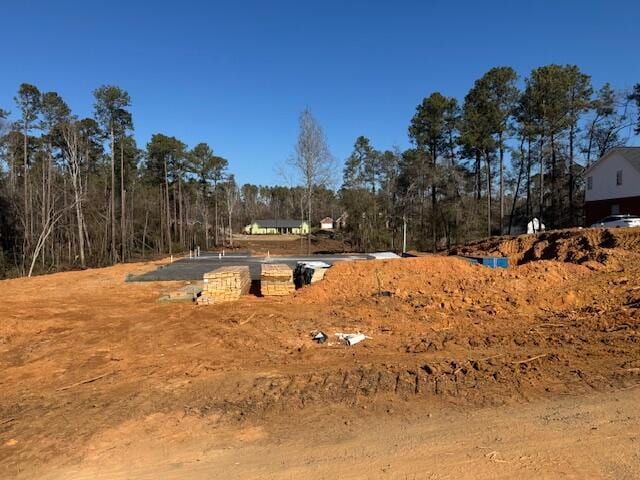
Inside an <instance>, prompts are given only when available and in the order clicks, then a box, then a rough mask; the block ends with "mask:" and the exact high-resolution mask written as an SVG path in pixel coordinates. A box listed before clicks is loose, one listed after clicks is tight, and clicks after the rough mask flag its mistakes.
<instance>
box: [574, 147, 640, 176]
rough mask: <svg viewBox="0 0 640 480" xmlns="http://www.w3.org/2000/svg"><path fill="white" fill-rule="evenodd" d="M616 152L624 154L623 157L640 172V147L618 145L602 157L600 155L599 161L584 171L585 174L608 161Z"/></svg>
mask: <svg viewBox="0 0 640 480" xmlns="http://www.w3.org/2000/svg"><path fill="white" fill-rule="evenodd" d="M614 153H619V154H620V155H622V158H624V159H625V160H626V161H627V162H629V163H630V164H631V166H632V167H633V168H635V169H636V170H637V171H638V172H640V147H616V148H612V149H611V150H609V151H608V152H607V153H605V154H604V155H603V156H602V157H600V159H599V160H598V161H596V162H595V163H593V164H592V165H591V166H590V167H589V168H587V169H586V170H585V171H584V172H583V175H586V174H587V173H589V172H591V171H592V170H593V169H595V168H596V167H598V166H600V165H602V163H603V162H604V161H606V160H607V158H609V157H610V156H611V155H613V154H614Z"/></svg>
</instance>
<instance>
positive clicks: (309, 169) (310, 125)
mask: <svg viewBox="0 0 640 480" xmlns="http://www.w3.org/2000/svg"><path fill="white" fill-rule="evenodd" d="M298 128H299V132H298V142H297V143H296V146H295V152H294V154H293V156H292V157H291V158H290V159H289V165H290V167H291V168H292V169H293V170H294V172H295V175H296V177H297V178H298V180H299V181H300V183H302V185H303V186H304V189H305V200H306V203H307V222H308V224H309V235H307V251H308V253H311V204H312V201H313V192H314V190H315V189H316V188H318V187H322V186H327V185H329V184H330V183H331V179H332V177H333V172H334V163H335V162H334V158H333V156H332V155H331V152H330V151H329V147H328V145H327V139H326V136H325V134H324V131H323V130H322V127H321V126H320V124H319V123H318V121H317V120H316V119H315V117H314V116H313V114H312V113H311V111H310V110H309V109H308V108H305V109H304V111H303V112H302V113H301V114H300V118H299V120H298Z"/></svg>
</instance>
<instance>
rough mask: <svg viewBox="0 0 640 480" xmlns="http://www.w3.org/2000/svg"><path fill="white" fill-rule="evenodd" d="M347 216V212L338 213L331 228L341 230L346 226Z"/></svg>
mask: <svg viewBox="0 0 640 480" xmlns="http://www.w3.org/2000/svg"><path fill="white" fill-rule="evenodd" d="M348 218H349V214H348V213H347V212H344V213H343V214H342V215H340V216H339V217H338V218H337V219H336V221H335V222H333V228H335V229H336V230H342V229H343V228H345V227H346V226H347V219H348Z"/></svg>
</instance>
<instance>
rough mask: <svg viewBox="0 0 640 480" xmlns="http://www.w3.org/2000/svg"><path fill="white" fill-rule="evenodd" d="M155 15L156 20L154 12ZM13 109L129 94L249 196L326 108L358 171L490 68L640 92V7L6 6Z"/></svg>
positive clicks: (87, 108)
mask: <svg viewBox="0 0 640 480" xmlns="http://www.w3.org/2000/svg"><path fill="white" fill-rule="evenodd" d="M152 4H153V5H152ZM1 11H2V19H3V21H2V22H1V23H0V24H1V25H2V27H1V28H0V35H1V36H2V39H3V41H2V47H1V48H2V55H1V56H0V69H1V73H0V107H3V108H8V109H10V110H15V107H14V105H13V96H14V95H15V92H16V90H17V88H18V85H19V84H20V83H21V82H28V83H33V84H35V85H36V86H38V87H39V88H40V89H41V90H42V91H50V90H54V91H57V92H58V93H60V94H61V95H62V96H63V98H64V99H65V100H66V101H67V102H68V103H69V105H70V106H71V108H72V109H73V111H74V112H75V113H76V114H78V115H80V116H86V115H90V114H91V112H92V103H93V98H92V91H93V90H94V89H95V88H96V87H98V86H100V85H102V84H116V85H119V86H121V87H123V88H125V89H126V90H127V91H128V92H129V93H130V95H131V97H132V100H133V107H132V112H133V116H134V122H135V135H136V138H137V140H138V142H139V144H140V145H141V146H144V145H145V144H146V142H147V141H148V140H149V138H150V136H151V134H153V133H156V132H162V133H165V134H168V135H175V136H176V137H178V138H180V139H181V140H183V141H184V142H186V143H187V144H188V145H189V146H193V145H195V144H196V143H198V142H201V141H204V142H207V143H209V144H210V145H211V146H212V147H213V149H214V151H215V152H216V153H217V154H219V155H222V156H224V157H226V158H228V159H229V162H230V166H231V170H232V171H233V172H234V173H235V174H236V177H237V179H238V181H239V182H241V183H244V182H252V183H258V184H273V183H278V182H282V179H281V178H280V177H279V175H278V173H277V167H278V165H282V164H283V163H284V162H285V161H286V159H287V158H288V157H289V156H290V154H291V152H292V151H293V145H294V143H295V139H296V133H297V116H298V114H299V112H300V111H301V110H302V109H303V108H304V107H306V106H308V107H309V108H311V110H312V111H313V112H314V114H315V116H316V117H317V118H318V120H319V122H320V123H321V125H322V126H323V128H324V129H325V132H326V134H327V138H328V141H329V145H330V148H331V150H332V152H333V154H334V155H335V157H336V158H337V159H338V160H339V161H340V162H342V161H343V160H344V158H346V157H347V156H348V154H349V153H350V151H351V147H352V145H353V142H354V140H355V138H356V137H357V136H358V135H366V136H368V137H369V138H370V139H371V140H372V142H373V144H374V145H375V146H376V147H377V148H380V149H384V148H391V147H392V146H394V145H397V146H399V147H401V148H405V147H407V146H408V145H409V142H408V138H407V127H408V124H409V121H410V119H411V116H412V115H413V111H414V109H415V106H416V105H417V104H418V103H419V102H420V101H421V100H422V98H424V97H425V96H427V95H429V94H430V93H432V92H434V91H441V92H442V93H444V94H446V95H451V96H456V97H458V98H460V99H462V98H463V97H464V94H465V93H466V91H467V90H468V89H469V88H470V87H471V86H472V85H473V82H474V80H475V79H477V78H478V77H480V76H481V75H482V74H483V73H484V72H485V71H487V70H488V69H489V68H491V67H494V66H499V65H510V66H512V67H514V68H515V69H516V70H517V71H518V73H519V74H520V75H521V76H523V77H524V76H526V75H527V74H528V73H529V71H530V70H531V69H532V68H534V67H536V66H540V65H544V64H548V63H571V64H577V65H578V66H579V67H580V68H581V69H582V70H583V71H584V72H586V73H588V74H590V75H592V77H593V82H594V84H595V85H596V86H600V85H601V84H602V83H604V82H606V81H609V82H611V83H612V84H613V85H614V87H616V88H630V87H631V86H632V85H633V84H635V83H638V82H640V60H639V58H640V57H639V56H638V51H637V46H638V26H639V25H640V2H637V1H632V0H629V1H618V2H616V1H594V0H591V1H589V0H582V1H579V0H556V1H551V0H548V1H537V2H534V1H531V2H524V1H514V0H511V1H489V0H485V1H478V0H475V1H473V0H469V1H459V2H456V1H452V0H449V1H441V0H432V1H426V0H425V1H393V2H392V1H384V0H373V1H360V0H354V1H346V0H343V1H333V0H324V1H314V2H311V1H302V0H298V1H294V0H290V1H289V0H287V1H285V0H281V1H279V0H273V1H268V0H262V1H259V0H255V1H232V0H228V1H225V2H222V1H209V2H205V1H189V0H183V1H180V2H175V1H173V2H169V1H158V0H156V1H154V2H142V1H135V0H129V1H126V2H125V1H120V0H111V1H102V2H97V1H90V0H87V1H86V2H78V1H70V0H57V1H55V2H53V1H50V0H49V1H46V0H39V1H36V0H20V1H13V2H4V5H3V6H2V10H1Z"/></svg>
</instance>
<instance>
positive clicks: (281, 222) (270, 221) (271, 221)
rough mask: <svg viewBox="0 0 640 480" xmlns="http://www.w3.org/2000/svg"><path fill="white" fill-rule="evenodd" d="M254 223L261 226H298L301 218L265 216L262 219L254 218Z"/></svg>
mask: <svg viewBox="0 0 640 480" xmlns="http://www.w3.org/2000/svg"><path fill="white" fill-rule="evenodd" d="M253 223H254V224H258V225H259V226H260V227H262V228H300V226H301V225H302V223H303V222H302V221H301V220H286V219H281V218H267V219H264V220H254V221H253Z"/></svg>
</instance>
